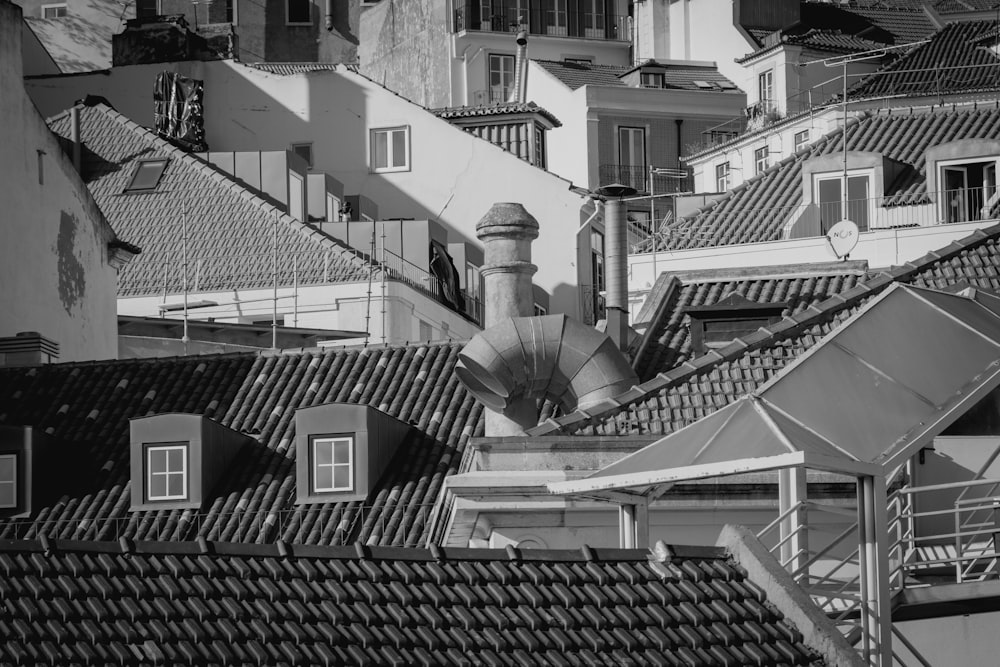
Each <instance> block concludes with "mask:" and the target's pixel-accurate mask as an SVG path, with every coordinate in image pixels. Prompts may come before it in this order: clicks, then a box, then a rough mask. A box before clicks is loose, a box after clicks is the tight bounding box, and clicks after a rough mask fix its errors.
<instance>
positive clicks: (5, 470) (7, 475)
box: [0, 454, 17, 509]
mask: <svg viewBox="0 0 1000 667" xmlns="http://www.w3.org/2000/svg"><path fill="white" fill-rule="evenodd" d="M12 507H17V454H0V508H3V509H10V508H12Z"/></svg>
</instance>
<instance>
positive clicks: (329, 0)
mask: <svg viewBox="0 0 1000 667" xmlns="http://www.w3.org/2000/svg"><path fill="white" fill-rule="evenodd" d="M325 12H326V30H327V32H330V31H331V30H333V0H326V4H325Z"/></svg>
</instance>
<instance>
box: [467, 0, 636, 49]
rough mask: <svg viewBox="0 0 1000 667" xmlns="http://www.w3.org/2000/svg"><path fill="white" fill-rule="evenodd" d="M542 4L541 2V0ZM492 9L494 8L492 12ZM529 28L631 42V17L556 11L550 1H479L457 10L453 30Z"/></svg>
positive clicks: (530, 31)
mask: <svg viewBox="0 0 1000 667" xmlns="http://www.w3.org/2000/svg"><path fill="white" fill-rule="evenodd" d="M540 4H541V3H540ZM491 9H492V11H491ZM524 29H527V31H528V34H530V35H547V36H550V37H575V38H580V39H597V40H603V41H613V42H626V43H628V42H631V40H632V28H631V19H630V18H629V17H628V16H619V15H615V14H605V13H595V12H578V11H576V10H573V9H569V10H568V11H556V10H555V9H554V5H552V4H551V2H546V3H544V5H542V6H532V7H530V8H529V9H527V10H525V9H524V8H523V7H518V6H517V5H516V4H515V3H512V2H511V3H496V2H494V3H493V6H492V8H489V7H483V6H482V4H481V3H480V2H479V1H478V0H476V1H475V2H466V3H464V4H460V5H459V7H458V9H456V10H455V22H454V32H463V31H470V32H505V33H512V32H518V31H519V30H524Z"/></svg>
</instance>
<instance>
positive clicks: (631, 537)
mask: <svg viewBox="0 0 1000 667" xmlns="http://www.w3.org/2000/svg"><path fill="white" fill-rule="evenodd" d="M618 534H619V538H618V543H619V545H620V546H621V548H622V549H635V505H619V506H618Z"/></svg>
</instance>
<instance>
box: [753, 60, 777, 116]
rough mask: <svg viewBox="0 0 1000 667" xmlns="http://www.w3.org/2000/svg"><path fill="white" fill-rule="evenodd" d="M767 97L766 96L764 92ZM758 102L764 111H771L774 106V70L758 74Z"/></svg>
mask: <svg viewBox="0 0 1000 667" xmlns="http://www.w3.org/2000/svg"><path fill="white" fill-rule="evenodd" d="M765 91H766V92H767V96H766V97H765V96H764V92H765ZM757 101H758V102H760V103H761V106H762V107H763V109H764V111H765V112H767V111H770V110H771V109H772V108H773V107H774V106H775V104H774V70H773V69H767V70H764V71H763V72H759V73H758V74H757Z"/></svg>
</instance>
